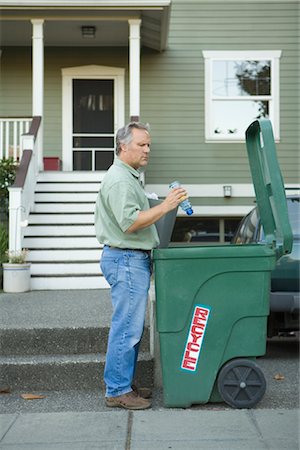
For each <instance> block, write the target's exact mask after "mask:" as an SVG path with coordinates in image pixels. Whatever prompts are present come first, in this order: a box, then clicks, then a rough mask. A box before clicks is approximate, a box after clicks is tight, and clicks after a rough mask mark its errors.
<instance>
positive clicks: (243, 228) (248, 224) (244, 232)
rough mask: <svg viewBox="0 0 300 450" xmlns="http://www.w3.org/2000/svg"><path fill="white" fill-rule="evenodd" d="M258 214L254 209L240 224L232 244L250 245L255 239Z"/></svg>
mask: <svg viewBox="0 0 300 450" xmlns="http://www.w3.org/2000/svg"><path fill="white" fill-rule="evenodd" d="M258 224H259V219H258V213H257V208H254V209H253V210H252V211H251V212H250V213H249V214H248V215H247V216H246V217H245V218H244V219H243V220H242V222H241V224H240V226H239V229H238V231H237V233H236V235H235V238H234V240H233V242H234V243H235V244H250V243H252V242H255V241H256V239H257V230H258Z"/></svg>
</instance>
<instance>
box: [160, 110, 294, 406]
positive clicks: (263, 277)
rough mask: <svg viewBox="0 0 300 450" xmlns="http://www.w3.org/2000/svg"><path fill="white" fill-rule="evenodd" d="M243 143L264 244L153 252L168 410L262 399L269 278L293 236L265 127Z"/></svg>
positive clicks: (258, 126) (263, 123)
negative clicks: (260, 360) (259, 361)
mask: <svg viewBox="0 0 300 450" xmlns="http://www.w3.org/2000/svg"><path fill="white" fill-rule="evenodd" d="M246 143H247V150H248V157H249V162H250V167H251V172H252V178H253V183H254V186H255V192H256V199H257V204H258V208H259V211H260V213H261V218H262V223H263V226H264V231H265V235H266V244H265V245H226V246H225V245H224V246H214V247H213V246H211V247H209V246H205V247H201V246H190V247H189V246H186V245H185V246H184V247H183V246H182V247H173V248H172V247H171V248H164V249H156V250H154V255H153V258H154V264H155V289H156V315H157V330H158V333H159V341H160V355H161V366H162V376H163V390H164V404H165V406H169V407H187V406H190V405H192V404H200V403H207V402H209V401H222V400H223V401H225V402H227V403H228V404H229V405H231V406H232V407H236V408H250V407H252V406H254V405H255V404H256V403H257V402H259V401H260V400H261V398H262V397H263V395H264V393H265V389H266V381H265V378H264V375H263V372H262V371H261V369H260V368H259V366H258V365H257V364H256V362H255V358H256V357H257V356H260V355H263V354H264V353H265V348H266V328H267V316H268V312H269V287H270V274H271V271H272V270H273V269H274V267H275V264H276V260H277V259H278V258H279V257H280V256H281V255H282V254H284V253H290V251H291V247H292V232H291V228H290V225H289V221H288V215H287V207H286V200H285V192H284V186H283V182H282V177H281V173H280V169H279V166H278V162H277V158H276V151H275V144H274V138H273V133H272V127H271V123H270V121H269V120H266V119H261V120H257V121H255V122H253V123H252V124H251V125H250V127H249V128H248V130H247V132H246Z"/></svg>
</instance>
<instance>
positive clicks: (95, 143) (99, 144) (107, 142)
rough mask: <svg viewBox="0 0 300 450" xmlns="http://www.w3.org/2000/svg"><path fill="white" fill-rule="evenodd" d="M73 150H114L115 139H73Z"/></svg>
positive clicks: (95, 137) (76, 137)
mask: <svg viewBox="0 0 300 450" xmlns="http://www.w3.org/2000/svg"><path fill="white" fill-rule="evenodd" d="M73 148H114V138H113V137H97V136H94V137H81V136H75V137H73Z"/></svg>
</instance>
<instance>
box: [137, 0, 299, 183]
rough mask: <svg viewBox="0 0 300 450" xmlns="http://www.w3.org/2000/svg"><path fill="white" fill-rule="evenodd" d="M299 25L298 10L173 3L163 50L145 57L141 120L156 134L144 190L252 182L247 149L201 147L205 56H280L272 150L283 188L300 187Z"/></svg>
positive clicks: (238, 146)
mask: <svg viewBox="0 0 300 450" xmlns="http://www.w3.org/2000/svg"><path fill="white" fill-rule="evenodd" d="M298 21H299V4H298V2H281V3H277V2H274V3H270V2H268V3H266V2H263V1H262V2H260V3H255V4H253V3H252V2H249V3H245V2H243V4H241V3H239V4H237V3H231V2H220V3H217V2H203V1H199V0H194V1H183V0H173V2H172V10H171V22H170V34H169V46H168V49H167V50H166V51H165V52H164V53H163V54H156V53H154V52H150V51H147V50H144V51H143V56H142V109H141V116H142V118H143V119H144V120H148V121H149V122H150V124H151V128H152V132H153V144H152V155H151V163H150V166H149V168H148V170H147V182H149V183H167V182H168V181H169V180H172V179H176V178H179V179H180V180H181V181H182V182H185V183H197V184H198V183H199V184H201V183H227V182H229V181H230V182H231V183H239V182H240V183H245V182H250V181H251V177H250V172H249V166H248V160H247V156H246V148H245V145H244V144H239V143H217V142H216V143H205V135H204V131H205V130H204V114H205V110H204V95H205V92H204V59H203V57H202V50H282V57H281V59H280V134H281V139H280V143H279V144H277V150H278V156H279V160H280V164H281V167H282V171H283V175H284V178H285V181H286V182H289V183H296V182H298V181H299V172H298V167H299V166H298V164H297V159H298V155H299V122H300V120H299V89H298V79H299V53H298V52H299V46H298V43H299V22H298Z"/></svg>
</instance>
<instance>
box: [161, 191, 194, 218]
mask: <svg viewBox="0 0 300 450" xmlns="http://www.w3.org/2000/svg"><path fill="white" fill-rule="evenodd" d="M187 198H188V195H187V192H186V190H185V189H183V188H182V187H178V188H175V189H172V191H170V192H169V194H168V195H167V197H166V198H165V200H164V201H163V202H162V204H161V205H163V206H164V208H166V212H165V214H166V213H168V212H169V211H172V209H175V208H176V207H177V206H178V205H179V204H180V203H181V202H183V200H186V199H187Z"/></svg>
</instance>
